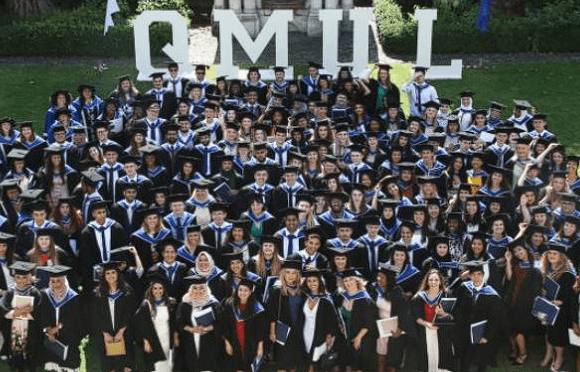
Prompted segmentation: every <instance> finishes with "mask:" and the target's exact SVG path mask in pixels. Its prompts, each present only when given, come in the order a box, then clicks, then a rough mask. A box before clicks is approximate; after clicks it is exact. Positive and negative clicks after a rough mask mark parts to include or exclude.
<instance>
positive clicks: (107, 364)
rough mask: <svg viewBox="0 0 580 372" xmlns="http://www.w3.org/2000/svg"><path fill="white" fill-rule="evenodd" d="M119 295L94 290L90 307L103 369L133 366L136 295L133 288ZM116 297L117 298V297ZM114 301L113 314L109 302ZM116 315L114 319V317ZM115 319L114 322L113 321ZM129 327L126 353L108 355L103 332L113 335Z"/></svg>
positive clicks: (93, 329)
mask: <svg viewBox="0 0 580 372" xmlns="http://www.w3.org/2000/svg"><path fill="white" fill-rule="evenodd" d="M119 291H120V292H121V295H120V296H119V297H115V296H113V297H109V296H102V295H101V294H100V293H99V292H98V291H95V292H94V295H93V298H92V304H91V307H90V314H91V315H90V321H91V323H92V336H93V339H94V341H95V343H96V344H97V347H98V350H99V351H100V356H101V358H102V363H101V367H102V371H103V372H109V371H112V370H115V371H118V372H119V371H123V368H124V367H131V368H133V361H134V360H133V359H134V355H133V354H134V353H133V351H134V350H133V347H132V346H133V324H134V323H133V320H134V319H133V316H134V315H135V297H134V295H133V293H132V290H130V289H129V290H127V291H125V292H123V291H122V290H119ZM115 298H116V299H115ZM110 302H114V314H111V311H110V306H109V303H110ZM113 317H114V319H113ZM113 320H114V322H113ZM123 327H127V328H126V330H125V333H124V337H123V338H124V341H125V349H126V354H125V355H121V356H106V353H105V339H104V336H103V332H107V333H108V334H110V335H111V336H114V335H115V334H117V332H118V331H119V330H120V329H121V328H123Z"/></svg>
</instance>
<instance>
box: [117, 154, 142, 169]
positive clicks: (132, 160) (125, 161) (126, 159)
mask: <svg viewBox="0 0 580 372" xmlns="http://www.w3.org/2000/svg"><path fill="white" fill-rule="evenodd" d="M119 162H120V163H122V164H130V163H134V164H137V165H138V166H139V165H141V161H140V160H139V158H138V157H137V156H134V155H125V156H123V157H122V158H121V159H119Z"/></svg>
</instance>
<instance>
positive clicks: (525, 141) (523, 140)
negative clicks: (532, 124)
mask: <svg viewBox="0 0 580 372" xmlns="http://www.w3.org/2000/svg"><path fill="white" fill-rule="evenodd" d="M531 142H532V137H531V136H521V137H519V138H518V139H517V140H516V144H518V145H529V144H530V143H531Z"/></svg>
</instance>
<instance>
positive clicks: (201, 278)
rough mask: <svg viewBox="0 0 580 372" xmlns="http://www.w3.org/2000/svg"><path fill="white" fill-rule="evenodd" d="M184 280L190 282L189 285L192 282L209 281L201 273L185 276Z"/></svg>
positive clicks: (201, 282)
mask: <svg viewBox="0 0 580 372" xmlns="http://www.w3.org/2000/svg"><path fill="white" fill-rule="evenodd" d="M183 280H184V281H185V282H186V283H187V284H188V285H192V284H206V283H207V279H206V277H205V276H201V275H197V274H196V275H190V276H186V277H185V278H183Z"/></svg>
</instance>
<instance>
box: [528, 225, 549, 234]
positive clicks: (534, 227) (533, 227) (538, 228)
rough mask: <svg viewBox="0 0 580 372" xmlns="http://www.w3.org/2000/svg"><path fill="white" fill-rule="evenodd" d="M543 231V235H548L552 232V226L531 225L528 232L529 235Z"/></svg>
mask: <svg viewBox="0 0 580 372" xmlns="http://www.w3.org/2000/svg"><path fill="white" fill-rule="evenodd" d="M537 232H539V233H541V234H542V235H548V233H550V228H549V227H547V226H540V225H529V226H528V229H527V230H526V233H527V234H528V235H532V234H534V233H537Z"/></svg>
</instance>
